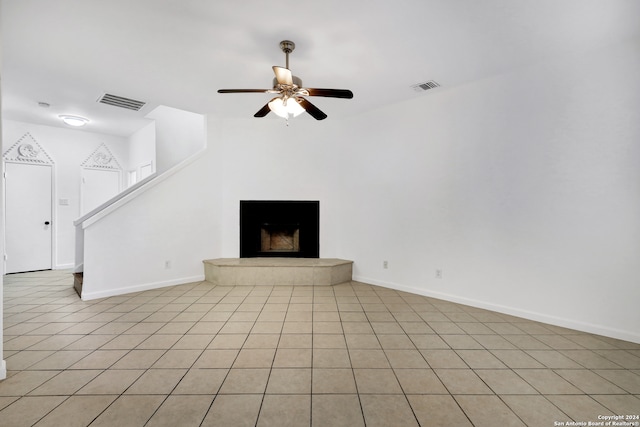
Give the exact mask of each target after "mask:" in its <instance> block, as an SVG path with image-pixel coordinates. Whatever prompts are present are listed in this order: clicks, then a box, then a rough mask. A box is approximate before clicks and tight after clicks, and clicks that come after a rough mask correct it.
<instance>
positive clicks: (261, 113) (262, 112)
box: [253, 102, 271, 117]
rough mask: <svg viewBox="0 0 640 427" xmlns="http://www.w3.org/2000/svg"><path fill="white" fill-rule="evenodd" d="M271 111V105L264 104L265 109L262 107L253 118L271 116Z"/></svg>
mask: <svg viewBox="0 0 640 427" xmlns="http://www.w3.org/2000/svg"><path fill="white" fill-rule="evenodd" d="M270 111H271V108H269V103H268V102H267V103H266V104H264V107H262V108H261V109H260V110H258V112H257V113H255V114H254V115H253V117H264V116H266V115H267V114H269V112H270Z"/></svg>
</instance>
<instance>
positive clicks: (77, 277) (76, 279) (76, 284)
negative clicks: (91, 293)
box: [73, 272, 83, 297]
mask: <svg viewBox="0 0 640 427" xmlns="http://www.w3.org/2000/svg"><path fill="white" fill-rule="evenodd" d="M82 279H83V273H82V272H80V273H73V289H75V290H76V292H77V293H78V296H79V297H82Z"/></svg>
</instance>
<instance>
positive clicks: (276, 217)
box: [240, 200, 320, 258]
mask: <svg viewBox="0 0 640 427" xmlns="http://www.w3.org/2000/svg"><path fill="white" fill-rule="evenodd" d="M319 218H320V202H317V201H281V200H272V201H262V200H259V201H258V200H241V201H240V257H241V258H251V257H296V258H318V257H319V256H320V247H319V240H320V239H319V236H320V227H319V224H320V221H319Z"/></svg>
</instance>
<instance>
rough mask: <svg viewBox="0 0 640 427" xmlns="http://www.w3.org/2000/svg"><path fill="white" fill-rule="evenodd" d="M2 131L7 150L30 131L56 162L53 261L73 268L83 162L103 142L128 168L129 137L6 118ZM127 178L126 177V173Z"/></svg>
mask: <svg viewBox="0 0 640 427" xmlns="http://www.w3.org/2000/svg"><path fill="white" fill-rule="evenodd" d="M2 132H3V140H4V150H7V149H8V148H9V147H11V146H12V145H13V144H14V143H15V142H16V141H18V140H19V139H20V138H21V137H22V136H23V135H25V134H26V133H27V132H28V133H30V134H31V136H33V138H34V139H35V140H36V141H37V142H38V144H40V146H41V147H42V148H43V149H44V150H45V151H46V152H47V153H48V154H49V156H50V157H51V158H52V159H53V161H54V162H55V189H54V201H53V202H54V203H53V206H54V210H55V212H54V218H55V219H56V222H55V223H54V224H53V225H54V230H55V239H54V240H55V248H54V253H55V259H54V263H53V264H54V268H71V267H73V264H74V253H75V240H74V233H75V228H74V226H73V221H74V220H76V219H77V218H78V217H79V216H80V175H81V167H80V165H81V164H82V162H84V161H85V160H86V159H87V158H88V157H89V156H90V155H91V154H92V153H93V152H94V151H95V150H96V149H97V148H98V147H99V146H100V144H102V143H104V144H105V145H106V146H107V147H108V148H109V150H111V152H112V153H113V155H114V156H115V158H116V159H117V160H118V163H120V166H122V168H123V170H126V169H127V158H128V145H127V140H126V138H121V137H116V136H110V135H104V134H97V133H91V132H86V131H81V130H77V129H65V128H56V127H51V126H42V125H35V124H30V123H23V122H17V121H13V120H4V121H3V129H2ZM4 150H3V152H4ZM123 179H125V177H124V176H123ZM123 182H124V181H123ZM60 199H68V200H69V204H68V205H67V206H61V205H60V204H59V200H60Z"/></svg>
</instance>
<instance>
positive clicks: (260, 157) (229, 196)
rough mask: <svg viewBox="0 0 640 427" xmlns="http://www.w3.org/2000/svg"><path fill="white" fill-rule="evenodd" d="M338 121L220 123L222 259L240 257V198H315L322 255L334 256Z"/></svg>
mask: <svg viewBox="0 0 640 427" xmlns="http://www.w3.org/2000/svg"><path fill="white" fill-rule="evenodd" d="M318 105H320V104H318ZM339 122H340V121H339V120H337V119H334V120H333V121H331V120H329V119H327V120H325V121H323V122H317V121H316V120H314V119H312V118H311V117H308V118H307V117H305V118H297V119H295V120H291V121H290V125H289V126H288V127H287V126H285V120H284V119H272V118H264V119H256V118H253V117H249V118H246V119H237V120H224V121H223V122H221V123H220V125H219V128H220V129H221V130H220V133H219V135H218V138H219V139H218V142H217V145H216V146H217V149H218V150H219V154H218V156H220V157H221V158H222V159H224V161H223V162H222V164H221V168H222V171H221V172H222V177H223V182H222V186H221V188H222V192H223V193H222V194H223V196H222V240H221V250H222V253H223V255H224V256H225V257H238V256H240V237H239V236H240V225H239V224H240V200H318V201H319V202H320V256H321V257H334V256H335V255H336V253H337V250H338V249H337V248H338V245H339V243H340V238H339V224H340V222H341V221H342V218H341V217H340V216H339V209H340V208H339V206H338V202H339V199H338V196H339V194H340V186H341V184H340V170H339V166H340V161H339V157H340V155H341V150H342V145H343V140H342V138H340V137H339V130H338V129H339V127H338V126H339V124H338V123H339ZM210 144H211V141H210Z"/></svg>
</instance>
